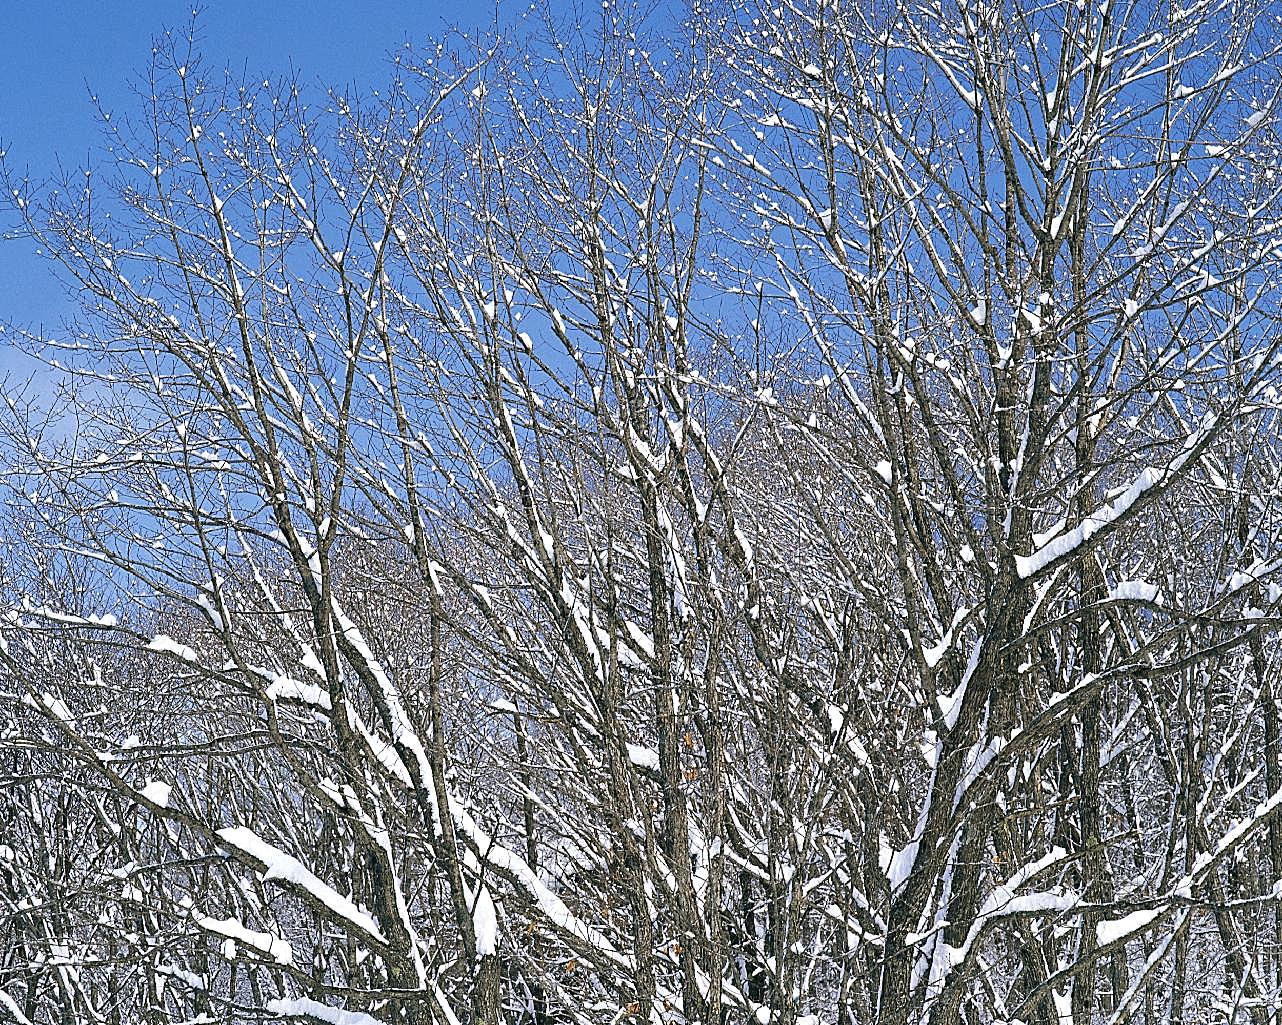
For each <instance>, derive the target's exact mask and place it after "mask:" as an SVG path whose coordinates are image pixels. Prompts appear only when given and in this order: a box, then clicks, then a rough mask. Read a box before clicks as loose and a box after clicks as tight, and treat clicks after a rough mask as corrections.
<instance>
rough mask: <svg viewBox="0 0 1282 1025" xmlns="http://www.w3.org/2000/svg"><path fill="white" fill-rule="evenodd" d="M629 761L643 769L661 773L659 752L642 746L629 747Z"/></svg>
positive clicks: (630, 745) (631, 745)
mask: <svg viewBox="0 0 1282 1025" xmlns="http://www.w3.org/2000/svg"><path fill="white" fill-rule="evenodd" d="M628 759H629V760H630V761H631V762H632V764H633V765H635V766H637V767H638V768H641V769H653V770H654V771H655V772H658V771H659V752H658V751H656V750H654V748H650V747H645V746H644V745H642V744H629V745H628Z"/></svg>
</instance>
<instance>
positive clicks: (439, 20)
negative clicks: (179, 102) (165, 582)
mask: <svg viewBox="0 0 1282 1025" xmlns="http://www.w3.org/2000/svg"><path fill="white" fill-rule="evenodd" d="M192 6H193V5H192V3H191V0H188V2H186V3H181V2H178V0H0V148H4V149H7V150H8V159H9V161H10V163H11V165H15V166H17V167H18V168H26V169H28V170H29V172H30V175H31V177H32V178H33V179H34V180H37V181H39V180H41V179H43V178H46V177H48V176H49V175H50V174H51V173H52V172H53V171H54V170H55V169H56V167H57V166H58V163H57V162H58V161H59V160H61V161H62V164H63V165H64V166H70V167H77V166H80V165H82V164H83V163H84V162H85V161H86V158H87V156H88V155H89V154H90V153H91V152H92V151H93V150H94V149H95V148H96V147H97V145H98V142H99V135H98V123H97V118H96V114H95V111H94V108H93V105H92V103H91V102H90V99H89V95H90V92H91V91H92V92H93V93H95V94H96V95H97V96H98V97H99V99H100V100H101V101H102V102H103V103H104V105H105V106H106V107H107V109H108V110H114V111H119V112H121V113H124V112H126V111H128V110H130V109H131V107H133V106H134V105H135V104H137V100H136V98H135V97H134V96H133V94H132V92H131V91H130V82H131V81H132V80H133V79H134V78H135V77H136V76H137V74H138V73H139V72H140V71H142V70H143V69H144V68H145V67H146V64H147V61H148V60H149V58H150V54H151V40H152V38H153V37H154V36H156V35H158V34H159V33H160V32H161V31H162V30H164V29H166V28H171V29H174V30H176V31H178V32H183V31H185V30H186V28H187V26H188V25H189V23H190V18H191V13H192ZM558 6H563V5H560V4H558ZM564 6H568V5H564ZM528 9H529V8H528V6H527V4H525V3H516V2H512V0H499V2H498V3H497V4H496V3H495V0H474V2H472V3H468V2H466V0H343V2H340V0H210V2H208V3H204V4H202V5H201V12H202V13H201V16H200V18H199V20H198V25H199V32H200V38H201V40H202V47H201V51H202V53H203V54H204V56H205V59H206V61H207V63H208V64H209V65H213V66H228V67H231V68H232V69H234V70H236V71H241V70H246V71H248V72H250V73H252V74H255V75H257V74H259V73H262V74H263V75H269V74H274V73H277V72H280V71H284V70H287V69H288V68H289V67H290V66H291V63H292V66H293V67H294V68H295V69H297V71H298V72H299V73H300V74H301V75H302V77H303V79H304V81H310V82H324V83H326V84H330V85H342V84H356V85H357V86H360V85H367V86H369V87H370V88H376V87H377V86H378V85H379V84H380V83H381V82H382V81H385V80H386V79H387V78H388V76H389V73H390V72H389V69H388V67H387V65H386V55H387V54H388V53H389V52H390V51H391V50H393V49H395V48H396V47H397V46H398V45H400V44H403V43H404V42H405V41H406V40H411V41H413V42H415V43H416V44H419V43H424V42H425V41H427V40H429V39H433V38H438V37H439V36H441V35H442V34H443V33H444V32H445V31H446V30H447V29H448V28H449V27H457V28H460V29H463V30H475V29H477V28H485V29H488V28H491V27H493V26H494V24H495V19H496V18H497V17H504V18H510V17H511V16H514V15H517V13H518V12H521V11H525V10H528ZM11 227H12V225H10V224H8V223H4V222H2V221H0V231H2V230H5V229H8V228H11ZM67 309H68V305H67V300H66V299H65V297H63V296H62V295H61V294H60V291H59V288H58V286H57V284H56V282H54V281H53V279H52V278H51V277H50V274H49V271H48V269H47V268H46V267H44V266H43V265H42V264H41V263H40V261H39V260H38V259H37V258H36V257H35V256H34V250H33V247H32V245H31V244H30V243H28V242H15V241H11V240H6V239H0V321H6V322H9V323H12V324H16V325H20V326H33V325H36V324H38V323H41V322H43V323H44V324H46V325H49V326H52V325H56V324H57V322H58V320H59V318H60V317H61V316H62V315H63V314H64V313H65V312H66V310H67ZM14 365H15V363H14V360H13V357H12V356H11V355H9V356H6V354H5V353H4V352H3V346H0V377H2V376H3V371H4V369H5V368H6V367H10V368H11V367H13V366H14Z"/></svg>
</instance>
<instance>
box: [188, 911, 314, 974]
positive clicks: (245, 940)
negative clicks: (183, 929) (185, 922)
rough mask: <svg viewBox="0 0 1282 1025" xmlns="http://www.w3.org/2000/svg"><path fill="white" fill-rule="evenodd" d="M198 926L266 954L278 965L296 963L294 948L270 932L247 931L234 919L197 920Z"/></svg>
mask: <svg viewBox="0 0 1282 1025" xmlns="http://www.w3.org/2000/svg"><path fill="white" fill-rule="evenodd" d="M196 924H197V925H198V926H200V927H201V928H202V929H204V930H206V931H207V932H212V933H217V934H218V935H219V936H225V937H226V938H227V939H229V940H235V941H236V942H237V943H239V944H241V945H243V946H246V947H249V948H251V949H252V950H255V951H257V952H258V953H259V954H265V955H266V956H267V957H270V958H271V959H272V960H273V961H275V962H276V963H277V964H281V965H290V964H293V963H294V948H293V947H291V946H290V945H289V943H287V942H286V941H285V940H282V939H281V938H280V937H279V936H273V935H272V934H271V933H269V932H255V931H254V930H252V929H247V928H246V927H245V926H244V925H243V924H242V923H241V922H239V921H237V920H236V919H234V918H198V919H196Z"/></svg>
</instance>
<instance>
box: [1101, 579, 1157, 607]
mask: <svg viewBox="0 0 1282 1025" xmlns="http://www.w3.org/2000/svg"><path fill="white" fill-rule="evenodd" d="M1108 596H1109V598H1111V599H1113V600H1115V601H1147V602H1160V601H1161V600H1162V592H1161V591H1160V590H1159V589H1158V588H1157V586H1156V585H1154V584H1150V583H1149V582H1148V581H1147V580H1119V581H1118V582H1117V586H1115V587H1113V588H1112V589H1111V590H1110V591H1109V592H1108Z"/></svg>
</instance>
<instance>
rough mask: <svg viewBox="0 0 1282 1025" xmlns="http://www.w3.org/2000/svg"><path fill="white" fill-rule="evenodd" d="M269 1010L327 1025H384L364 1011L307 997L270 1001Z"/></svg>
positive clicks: (268, 1002) (284, 1015) (285, 1016)
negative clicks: (311, 1019) (334, 1005)
mask: <svg viewBox="0 0 1282 1025" xmlns="http://www.w3.org/2000/svg"><path fill="white" fill-rule="evenodd" d="M267 1010H268V1011H269V1012H270V1013H271V1014H278V1015H280V1016H281V1017H282V1018H314V1019H315V1020H316V1021H323V1022H326V1023H327V1025H383V1023H382V1022H381V1021H379V1020H378V1019H377V1018H372V1017H370V1016H369V1015H368V1014H365V1013H364V1012H362V1011H345V1010H343V1009H342V1008H341V1007H330V1006H329V1005H328V1004H322V1003H318V1002H317V1001H315V1000H309V999H307V998H306V997H294V998H293V999H292V1000H269V1001H267Z"/></svg>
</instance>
